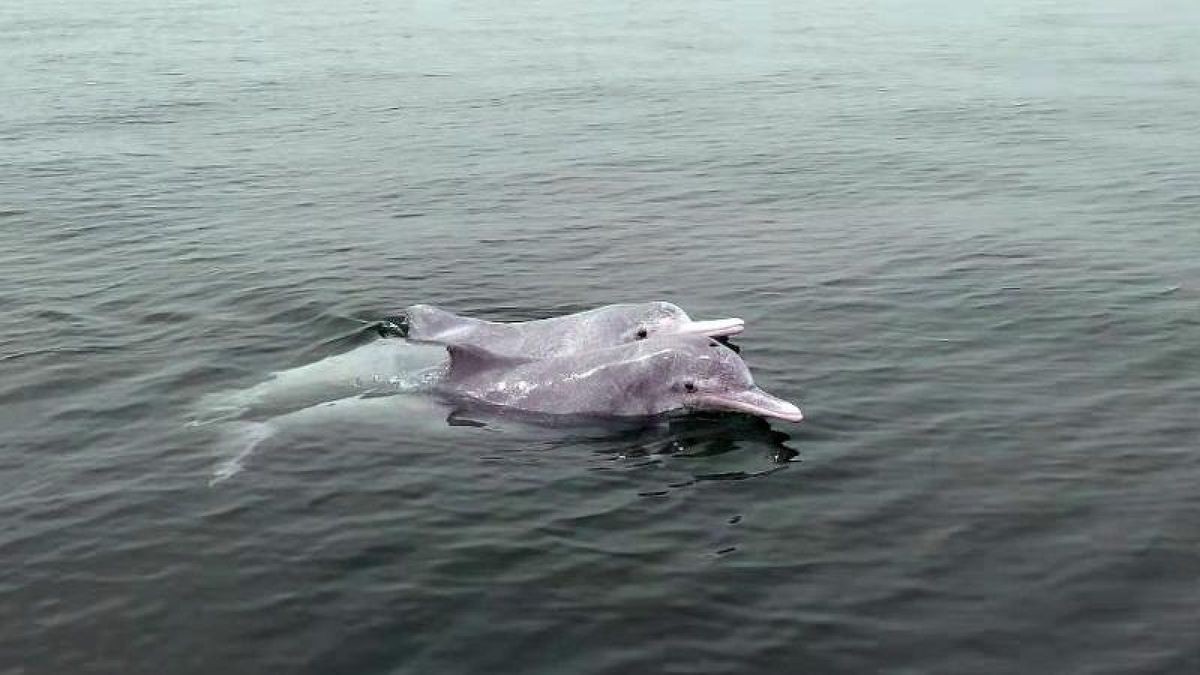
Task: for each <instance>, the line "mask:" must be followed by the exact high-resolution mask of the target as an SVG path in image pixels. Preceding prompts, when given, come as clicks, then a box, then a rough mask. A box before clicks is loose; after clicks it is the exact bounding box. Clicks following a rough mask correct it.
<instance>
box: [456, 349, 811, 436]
mask: <svg viewBox="0 0 1200 675" xmlns="http://www.w3.org/2000/svg"><path fill="white" fill-rule="evenodd" d="M446 349H447V351H449V352H450V367H449V370H448V371H447V373H446V375H445V377H444V379H443V381H442V382H441V385H440V387H441V389H442V390H443V391H444V392H445V393H447V394H449V395H453V396H460V397H465V398H467V399H471V400H475V401H481V402H483V403H487V404H490V405H494V406H500V407H503V408H508V409H514V410H521V411H526V412H533V413H547V414H552V415H598V416H617V417H634V416H652V415H658V414H661V413H665V412H669V411H672V410H677V409H681V408H683V409H692V410H731V411H737V412H744V413H749V414H751V415H758V416H760V417H773V418H778V419H782V420H787V421H789V422H799V421H800V420H801V419H803V415H802V414H801V413H800V409H799V408H797V407H796V406H794V405H792V404H791V403H788V402H787V401H784V400H783V399H780V398H776V397H774V396H772V395H770V394H768V393H767V392H765V391H763V390H762V389H759V388H758V387H757V386H755V384H754V378H752V377H751V376H750V369H749V368H748V367H746V363H745V362H744V361H742V359H741V357H740V356H738V355H737V354H735V353H734V352H733V351H732V350H730V349H728V348H726V347H724V346H723V345H721V344H720V343H718V342H717V341H715V340H712V339H710V338H707V337H704V336H697V335H667V336H660V337H656V338H651V339H646V340H641V341H638V342H633V343H629V344H623V345H617V346H614V347H608V348H605V349H597V350H594V351H589V352H582V353H577V354H569V355H565V356H556V357H552V358H548V359H541V360H535V359H530V358H528V357H514V356H509V355H504V354H497V353H495V352H492V351H490V350H487V349H484V348H482V347H479V346H477V345H474V344H450V345H447V347H446Z"/></svg>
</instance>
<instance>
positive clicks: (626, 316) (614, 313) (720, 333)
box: [401, 302, 746, 359]
mask: <svg viewBox="0 0 1200 675" xmlns="http://www.w3.org/2000/svg"><path fill="white" fill-rule="evenodd" d="M403 314H404V316H403V318H402V319H401V322H402V323H403V324H404V325H405V326H406V328H407V330H406V331H405V337H407V338H408V339H409V340H411V341H413V342H432V343H436V344H445V345H449V344H453V345H457V346H459V347H464V346H476V347H479V348H481V349H485V350H487V351H489V352H492V353H494V354H498V355H502V356H515V357H527V358H531V359H545V358H553V357H557V356H565V355H569V354H577V353H580V352H587V351H593V350H597V349H604V348H607V347H614V346H617V345H623V344H629V343H635V342H639V341H642V340H648V339H651V338H654V337H657V336H665V335H699V336H708V337H727V336H730V335H737V334H738V333H741V332H742V331H743V330H744V329H745V327H746V323H745V322H744V321H742V320H741V319H717V320H713V321H694V320H692V318H691V317H689V316H688V315H687V312H685V311H683V310H682V309H680V308H679V307H678V306H676V305H673V304H671V303H669V302H645V303H638V304H620V305H606V306H604V307H598V308H596V309H592V310H588V311H586V312H579V313H576V314H568V315H566V316H559V317H554V318H550V319H539V320H536V321H522V322H514V323H498V322H494V321H484V320H481V319H472V318H469V317H464V316H459V315H457V314H453V313H451V312H447V311H446V310H443V309H439V308H437V307H433V306H431V305H413V306H411V307H408V308H407V309H405V310H404V312H403Z"/></svg>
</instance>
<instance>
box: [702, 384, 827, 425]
mask: <svg viewBox="0 0 1200 675" xmlns="http://www.w3.org/2000/svg"><path fill="white" fill-rule="evenodd" d="M696 402H697V404H698V406H697V407H700V408H705V409H708V410H733V411H736V412H744V413H750V414H751V415H758V416H759V417H774V418H775V419H781V420H785V421H788V422H799V421H800V420H802V419H804V414H803V413H801V412H800V409H799V408H797V407H796V406H794V405H792V404H791V403H788V402H787V401H785V400H783V399H781V398H776V397H774V396H772V395H770V394H768V393H767V392H765V391H763V390H762V389H759V388H758V387H751V388H750V389H743V390H742V391H734V392H728V393H721V394H702V395H700V396H698V397H697V398H696Z"/></svg>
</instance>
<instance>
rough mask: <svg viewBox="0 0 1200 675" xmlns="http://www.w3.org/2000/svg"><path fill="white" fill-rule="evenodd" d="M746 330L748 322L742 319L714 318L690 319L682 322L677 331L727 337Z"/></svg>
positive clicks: (687, 333) (682, 333)
mask: <svg viewBox="0 0 1200 675" xmlns="http://www.w3.org/2000/svg"><path fill="white" fill-rule="evenodd" d="M744 330H746V322H745V321H742V320H741V319H714V320H712V321H688V322H687V323H684V324H681V325H680V326H679V328H678V329H677V331H678V332H679V333H680V334H681V335H707V336H708V337H714V338H715V337H727V336H729V335H737V334H738V333H740V332H742V331H744Z"/></svg>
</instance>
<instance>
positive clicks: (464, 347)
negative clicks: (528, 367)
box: [446, 344, 533, 377]
mask: <svg viewBox="0 0 1200 675" xmlns="http://www.w3.org/2000/svg"><path fill="white" fill-rule="evenodd" d="M446 351H447V352H449V353H450V375H451V376H456V377H462V376H465V375H471V374H473V373H477V372H479V371H481V370H492V369H493V368H512V367H514V366H519V365H521V364H522V363H529V362H530V361H532V360H533V359H532V358H530V357H526V356H509V355H507V354H497V353H496V352H493V351H491V350H488V349H484V348H483V347H480V346H478V345H472V344H453V345H446Z"/></svg>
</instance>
